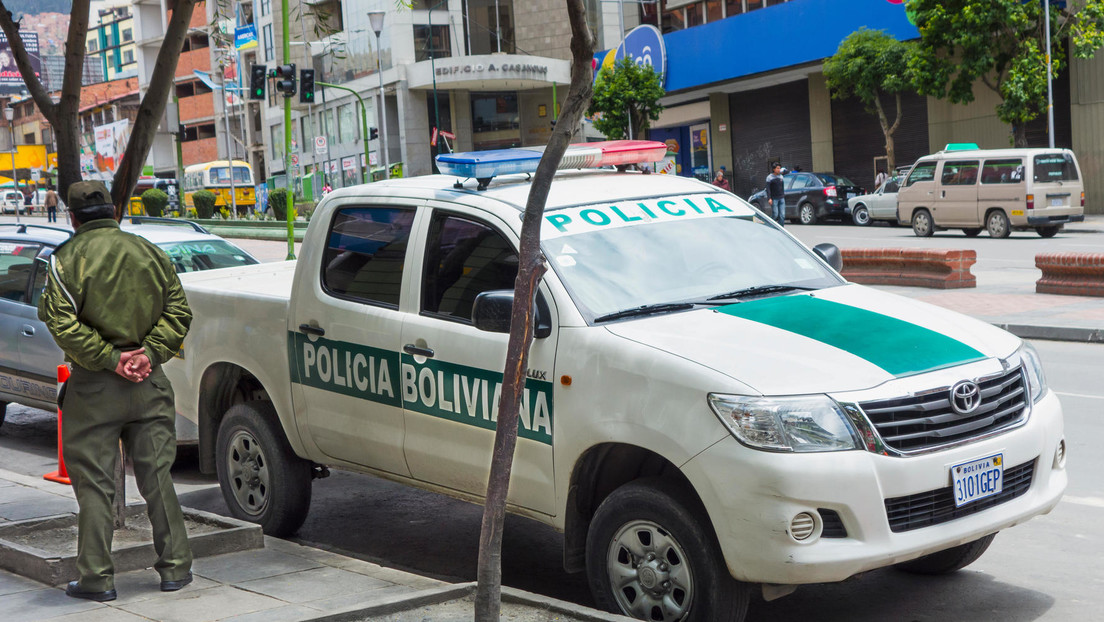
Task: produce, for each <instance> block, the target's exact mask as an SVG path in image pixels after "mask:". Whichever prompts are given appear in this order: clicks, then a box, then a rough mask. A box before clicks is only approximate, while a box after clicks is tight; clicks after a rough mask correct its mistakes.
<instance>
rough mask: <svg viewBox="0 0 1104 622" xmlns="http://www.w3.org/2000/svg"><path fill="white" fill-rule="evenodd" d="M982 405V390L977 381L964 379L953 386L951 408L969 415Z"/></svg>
mask: <svg viewBox="0 0 1104 622" xmlns="http://www.w3.org/2000/svg"><path fill="white" fill-rule="evenodd" d="M980 405H981V390H980V389H978V386H977V383H976V382H971V381H969V380H963V381H962V382H959V383H958V384H956V385H955V386H953V387H951V408H953V409H954V411H955V412H956V413H958V414H960V415H968V414H970V413H972V412H974V411H975V410H977V407H978V406H980Z"/></svg>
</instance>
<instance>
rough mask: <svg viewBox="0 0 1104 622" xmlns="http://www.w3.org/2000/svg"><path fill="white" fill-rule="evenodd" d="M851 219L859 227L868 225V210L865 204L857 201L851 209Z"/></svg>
mask: <svg viewBox="0 0 1104 622" xmlns="http://www.w3.org/2000/svg"><path fill="white" fill-rule="evenodd" d="M851 221H852V222H854V223H855V224H856V225H859V226H860V227H866V226H868V225H870V210H868V209H866V206H865V205H863V204H862V203H859V204H858V205H856V206H855V209H853V210H851Z"/></svg>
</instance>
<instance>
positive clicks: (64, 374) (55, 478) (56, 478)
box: [42, 365, 72, 486]
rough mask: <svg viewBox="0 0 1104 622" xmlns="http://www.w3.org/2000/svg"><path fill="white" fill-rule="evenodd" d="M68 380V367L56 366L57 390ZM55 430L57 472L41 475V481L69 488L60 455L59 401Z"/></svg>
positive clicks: (66, 473)
mask: <svg viewBox="0 0 1104 622" xmlns="http://www.w3.org/2000/svg"><path fill="white" fill-rule="evenodd" d="M68 379H69V366H68V365H58V368H57V380H58V387H59V389H60V387H61V385H62V384H63V383H64V382H65V381H66V380H68ZM57 430H58V440H57V448H58V470H56V471H51V472H49V473H47V474H46V475H43V476H42V479H47V480H50V481H51V482H57V483H59V484H67V485H70V486H71V485H72V482H70V481H69V472H68V471H66V470H65V457H64V456H63V455H62V452H61V402H60V401H59V402H58V424H57Z"/></svg>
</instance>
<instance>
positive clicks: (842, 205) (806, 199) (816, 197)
mask: <svg viewBox="0 0 1104 622" xmlns="http://www.w3.org/2000/svg"><path fill="white" fill-rule="evenodd" d="M784 179H785V184H786V186H785V187H786V220H788V221H790V222H795V223H800V224H803V225H812V224H816V222H817V221H819V220H824V219H828V218H832V219H839V220H843V219H844V218H849V216H848V215H847V214H846V213H845V211H844V210H845V209H846V208H847V199H850V198H851V197H856V196H859V195H860V194H863V192H864V190H863V189H862V188H861V187H859V186H858V185H857V184H856V183H855V182H853V181H851V180H850V179H847V178H846V177H843V176H841V175H836V174H835V173H806V172H798V173H787V174H786V175H785V177H784ZM748 202H749V203H751V204H752V205H754V206H755V207H757V208H758V209H760V210H762V211H763V212H764V213H767V214H770V205H768V204H767V192H766V190H760V191H759V192H756V193H755V194H753V195H751V196H750V197H748Z"/></svg>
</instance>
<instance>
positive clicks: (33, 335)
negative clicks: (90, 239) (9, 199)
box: [0, 217, 259, 424]
mask: <svg viewBox="0 0 1104 622" xmlns="http://www.w3.org/2000/svg"><path fill="white" fill-rule="evenodd" d="M170 224H178V225H180V226H169V225H170ZM123 229H124V230H126V231H130V232H131V233H135V234H137V235H141V236H142V237H144V238H146V239H147V240H149V241H150V242H153V243H154V244H156V245H157V246H159V247H160V248H161V249H162V250H164V251H165V252H166V253H167V254H168V255H169V258H170V259H172V262H173V265H174V266H175V267H176V271H177V272H193V271H196V270H209V269H212V268H226V267H231V266H243V265H247V264H255V263H259V262H258V261H257V260H256V259H255V258H254V257H253V256H252V255H250V254H249V253H247V252H245V251H243V250H242V249H240V248H238V247H237V246H235V245H233V244H231V243H230V242H227V241H226V240H224V239H222V238H220V237H218V236H216V235H212V234H210V233H208V232H207V230H206V229H204V228H202V227H200V226H199V225H196V224H194V223H190V222H187V221H173V220H172V219H156V218H140V217H135V218H128V219H126V220H124V223H123ZM72 235H73V232H72V230H70V229H65V228H62V227H53V226H46V225H36V224H27V223H21V224H17V223H6V224H0V424H3V421H4V415H5V412H6V409H7V406H8V403H9V402H15V403H17V404H24V405H26V406H32V407H34V408H43V409H46V410H54V409H55V408H56V402H57V367H58V365H61V364H62V362H63V356H62V353H61V349H60V348H58V347H57V344H55V343H54V338H53V337H52V336H51V335H50V332H49V331H48V330H47V329H46V325H45V324H44V323H43V322H41V321H39V319H38V298H39V296H40V295H41V294H42V288H43V287H44V286H45V285H46V272H47V269H48V264H49V259H50V255H51V254H52V253H53V252H54V249H55V248H56V247H57V246H58V245H59V244H61V243H62V242H64V241H65V240H68V239H69V238H70V237H71V236H72Z"/></svg>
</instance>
